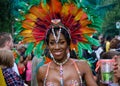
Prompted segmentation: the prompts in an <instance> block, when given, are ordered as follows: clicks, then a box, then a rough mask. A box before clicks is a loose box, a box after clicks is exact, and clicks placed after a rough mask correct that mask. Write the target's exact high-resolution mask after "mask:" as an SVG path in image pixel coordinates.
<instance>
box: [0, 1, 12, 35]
mask: <svg viewBox="0 0 120 86" xmlns="http://www.w3.org/2000/svg"><path fill="white" fill-rule="evenodd" d="M10 5H11V4H10V2H9V0H0V31H1V32H2V31H4V32H10V33H11V32H12V17H11V14H10Z"/></svg>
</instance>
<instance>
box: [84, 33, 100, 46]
mask: <svg viewBox="0 0 120 86" xmlns="http://www.w3.org/2000/svg"><path fill="white" fill-rule="evenodd" d="M84 36H85V38H86V39H87V40H88V41H89V43H90V44H91V45H95V46H100V43H99V41H98V40H96V39H94V38H92V37H89V36H88V35H84Z"/></svg>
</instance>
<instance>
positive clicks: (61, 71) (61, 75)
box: [53, 57, 69, 86]
mask: <svg viewBox="0 0 120 86" xmlns="http://www.w3.org/2000/svg"><path fill="white" fill-rule="evenodd" d="M68 60H69V57H67V59H65V61H63V62H62V63H59V62H57V61H56V60H55V59H54V58H53V62H54V63H55V64H57V65H59V66H60V86H64V81H63V65H64V64H65V63H66V62H67V61H68Z"/></svg>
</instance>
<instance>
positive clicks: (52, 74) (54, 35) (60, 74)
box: [37, 22, 97, 86]
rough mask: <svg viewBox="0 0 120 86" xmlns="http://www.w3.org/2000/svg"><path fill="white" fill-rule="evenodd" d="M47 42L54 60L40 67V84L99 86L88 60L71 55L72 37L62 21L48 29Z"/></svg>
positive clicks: (52, 85) (40, 85)
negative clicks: (74, 57)
mask: <svg viewBox="0 0 120 86" xmlns="http://www.w3.org/2000/svg"><path fill="white" fill-rule="evenodd" d="M46 44H47V47H48V49H49V53H50V56H51V58H52V59H53V60H52V61H51V62H50V63H48V64H45V65H43V66H41V67H40V68H39V70H38V74H37V81H38V85H39V86H84V85H85V84H86V85H87V86H97V84H96V83H95V80H94V79H93V75H92V72H91V69H90V67H89V65H88V64H87V62H86V61H83V60H81V61H79V60H76V59H72V56H70V44H71V37H70V34H69V31H68V29H67V28H65V27H64V26H62V25H61V24H60V22H58V23H54V24H53V25H51V28H49V30H48V31H47V34H46ZM76 58H77V57H76ZM83 65H84V66H83ZM71 75H72V76H71ZM83 79H84V80H83ZM84 81H85V83H84Z"/></svg>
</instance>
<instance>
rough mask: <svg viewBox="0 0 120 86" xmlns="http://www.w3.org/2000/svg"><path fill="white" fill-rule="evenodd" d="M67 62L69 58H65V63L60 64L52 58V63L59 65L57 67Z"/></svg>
mask: <svg viewBox="0 0 120 86" xmlns="http://www.w3.org/2000/svg"><path fill="white" fill-rule="evenodd" d="M68 60H69V57H67V59H65V61H63V62H62V63H59V62H57V61H56V60H55V59H54V58H53V61H54V63H55V64H57V65H59V66H61V65H64V64H65V63H66V62H67V61H68Z"/></svg>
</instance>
